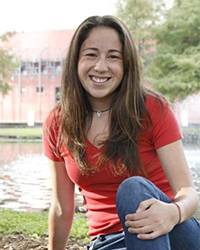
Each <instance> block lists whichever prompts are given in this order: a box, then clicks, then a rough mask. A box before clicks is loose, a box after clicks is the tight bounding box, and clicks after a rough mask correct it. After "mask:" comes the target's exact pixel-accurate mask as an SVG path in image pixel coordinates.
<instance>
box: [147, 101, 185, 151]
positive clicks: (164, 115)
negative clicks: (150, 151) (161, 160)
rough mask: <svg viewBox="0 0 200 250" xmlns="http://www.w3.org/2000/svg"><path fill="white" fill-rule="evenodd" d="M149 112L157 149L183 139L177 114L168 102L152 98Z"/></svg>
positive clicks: (149, 102)
mask: <svg viewBox="0 0 200 250" xmlns="http://www.w3.org/2000/svg"><path fill="white" fill-rule="evenodd" d="M148 110H149V114H150V117H151V122H152V140H153V144H154V147H155V148H156V149H158V148H160V147H162V146H165V145H167V144H170V143H172V142H175V141H177V140H179V139H181V138H182V135H181V131H180V127H179V124H178V122H177V119H176V117H175V114H174V112H173V110H172V108H171V106H170V105H169V103H168V102H167V101H166V100H159V99H156V97H154V98H150V100H149V101H148Z"/></svg>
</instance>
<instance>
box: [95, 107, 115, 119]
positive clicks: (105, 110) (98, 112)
mask: <svg viewBox="0 0 200 250" xmlns="http://www.w3.org/2000/svg"><path fill="white" fill-rule="evenodd" d="M110 110H111V107H109V108H107V109H103V110H92V112H93V113H96V115H97V117H99V118H100V117H101V116H102V114H103V113H105V112H108V111H110Z"/></svg>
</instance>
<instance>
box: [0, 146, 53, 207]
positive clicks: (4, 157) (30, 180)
mask: <svg viewBox="0 0 200 250" xmlns="http://www.w3.org/2000/svg"><path fill="white" fill-rule="evenodd" d="M0 152H1V157H0V207H1V208H12V209H16V210H28V209H31V210H37V209H46V208H47V207H48V206H49V201H50V173H49V169H48V164H47V159H46V158H45V157H44V156H43V155H42V145H41V143H2V144H0Z"/></svg>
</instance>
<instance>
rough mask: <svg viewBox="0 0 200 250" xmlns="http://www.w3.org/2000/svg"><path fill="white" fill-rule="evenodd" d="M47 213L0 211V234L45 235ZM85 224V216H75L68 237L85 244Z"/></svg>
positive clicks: (86, 239)
mask: <svg viewBox="0 0 200 250" xmlns="http://www.w3.org/2000/svg"><path fill="white" fill-rule="evenodd" d="M47 220H48V213H47V212H16V211H12V210H8V209H1V210H0V234H1V235H2V234H3V235H8V234H15V233H22V234H25V235H29V236H36V237H38V236H39V237H40V236H42V235H45V234H47V226H48V224H47ZM87 230H88V228H87V224H86V219H85V216H84V215H82V214H75V217H74V222H73V227H72V230H71V235H70V237H72V238H77V239H82V240H83V241H85V242H87V241H88V238H87Z"/></svg>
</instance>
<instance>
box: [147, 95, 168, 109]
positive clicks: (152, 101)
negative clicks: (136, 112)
mask: <svg viewBox="0 0 200 250" xmlns="http://www.w3.org/2000/svg"><path fill="white" fill-rule="evenodd" d="M145 106H146V108H147V110H148V111H149V112H150V113H151V111H155V109H158V110H159V109H160V110H162V109H165V108H170V104H169V102H168V101H167V99H166V98H165V97H164V96H162V95H160V94H157V93H155V92H149V93H147V94H146V95H145Z"/></svg>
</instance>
